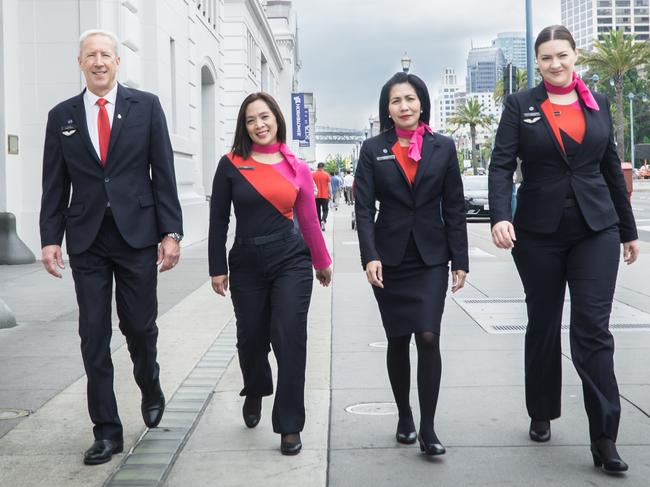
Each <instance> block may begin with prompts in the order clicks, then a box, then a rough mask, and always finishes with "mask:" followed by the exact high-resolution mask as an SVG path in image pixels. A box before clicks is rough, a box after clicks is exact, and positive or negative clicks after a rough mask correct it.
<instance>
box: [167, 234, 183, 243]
mask: <svg viewBox="0 0 650 487" xmlns="http://www.w3.org/2000/svg"><path fill="white" fill-rule="evenodd" d="M163 236H164V237H171V238H173V239H174V240H176V241H177V242H178V243H180V241H181V240H183V234H182V233H176V232H173V233H166V234H165V235H163Z"/></svg>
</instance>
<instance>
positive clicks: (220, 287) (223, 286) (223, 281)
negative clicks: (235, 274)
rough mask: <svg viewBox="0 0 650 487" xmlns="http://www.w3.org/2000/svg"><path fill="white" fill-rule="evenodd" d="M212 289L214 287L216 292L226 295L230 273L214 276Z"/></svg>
mask: <svg viewBox="0 0 650 487" xmlns="http://www.w3.org/2000/svg"><path fill="white" fill-rule="evenodd" d="M211 280H212V289H214V292H215V293H217V294H220V295H221V296H225V295H226V291H227V290H228V274H223V275H221V276H212V277H211Z"/></svg>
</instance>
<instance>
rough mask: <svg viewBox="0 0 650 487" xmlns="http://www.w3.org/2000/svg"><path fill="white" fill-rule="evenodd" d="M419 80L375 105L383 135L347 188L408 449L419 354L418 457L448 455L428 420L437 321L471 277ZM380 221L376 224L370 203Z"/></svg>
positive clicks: (459, 215) (449, 152) (437, 363)
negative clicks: (414, 359) (414, 353)
mask: <svg viewBox="0 0 650 487" xmlns="http://www.w3.org/2000/svg"><path fill="white" fill-rule="evenodd" d="M430 111H431V103H430V101H429V93H428V91H427V87H426V85H425V84H424V82H423V81H422V80H421V79H420V78H418V77H417V76H414V75H412V74H409V75H407V74H404V73H397V74H396V75H394V76H393V77H392V78H391V79H390V80H388V82H387V83H386V84H385V85H384V87H383V88H382V90H381V95H380V98H379V119H380V127H381V131H382V132H381V133H380V134H379V135H377V136H376V137H372V138H370V139H368V140H366V141H365V142H364V143H363V145H362V146H361V151H360V154H359V163H358V166H357V170H356V174H355V182H354V191H355V211H356V220H357V226H358V233H359V246H360V249H361V264H362V265H363V267H364V269H365V271H366V275H367V278H368V282H370V284H372V289H373V291H374V294H375V298H376V299H377V303H378V305H379V311H380V313H381V318H382V322H383V325H384V329H385V332H386V336H387V337H388V351H387V360H386V361H387V366H388V376H389V378H390V383H391V387H392V389H393V394H394V396H395V402H396V403H397V408H398V412H399V421H398V425H397V433H396V439H397V441H398V442H400V443H407V444H408V443H415V441H416V432H415V423H414V422H413V416H412V414H411V407H410V405H409V389H410V362H409V344H410V341H411V334H415V343H416V345H417V350H418V371H417V381H418V395H419V399H420V434H419V441H420V449H421V450H422V451H423V452H425V453H426V454H428V455H441V454H443V453H445V448H444V446H442V444H441V443H440V441H439V440H438V437H437V436H436V433H435V431H434V426H433V419H434V415H435V410H436V404H437V401H438V391H439V389H440V376H441V370H442V364H441V358H440V320H441V318H442V312H443V307H444V302H445V295H446V293H447V286H448V281H449V261H451V269H452V275H453V282H452V291H453V292H456V291H458V290H459V289H460V288H462V287H463V285H464V283H465V274H466V272H468V270H469V258H468V252H467V228H466V223H465V200H464V198H463V185H462V181H461V177H460V170H459V168H458V160H457V158H456V148H455V146H454V143H453V142H452V140H451V139H449V138H447V137H443V136H442V135H440V134H435V133H433V131H431V129H430V128H429V126H428V125H427V123H428V122H429V114H430ZM376 201H379V204H380V207H379V215H378V217H377V221H375V202H376Z"/></svg>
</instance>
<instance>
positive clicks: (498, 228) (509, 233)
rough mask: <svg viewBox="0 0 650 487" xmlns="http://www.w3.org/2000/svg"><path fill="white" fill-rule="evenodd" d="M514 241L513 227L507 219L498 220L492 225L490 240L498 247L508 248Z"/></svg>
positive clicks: (515, 238) (515, 239)
mask: <svg viewBox="0 0 650 487" xmlns="http://www.w3.org/2000/svg"><path fill="white" fill-rule="evenodd" d="M516 241H517V237H516V236H515V227H513V226H512V223H510V222H509V221H508V220H503V221H500V222H499V223H496V224H495V225H494V226H493V227H492V242H494V245H496V246H497V247H499V248H500V249H510V248H512V247H513V245H514V242H516Z"/></svg>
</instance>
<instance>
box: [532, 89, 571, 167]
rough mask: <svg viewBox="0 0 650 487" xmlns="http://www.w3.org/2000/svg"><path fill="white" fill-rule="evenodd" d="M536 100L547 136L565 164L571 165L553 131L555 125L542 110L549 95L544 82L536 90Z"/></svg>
mask: <svg viewBox="0 0 650 487" xmlns="http://www.w3.org/2000/svg"><path fill="white" fill-rule="evenodd" d="M535 98H536V99H537V102H538V104H539V112H540V114H541V117H542V120H543V121H544V126H545V127H546V132H547V135H548V136H549V137H550V138H551V140H552V141H553V144H555V148H556V149H557V150H558V152H559V153H560V155H561V156H562V159H563V160H564V162H566V163H567V164H569V160H568V159H567V156H566V153H565V152H564V149H563V148H562V146H561V145H560V143H559V142H558V140H557V137H555V132H554V130H553V127H552V126H551V124H552V123H553V122H552V121H551V120H549V119H548V117H547V116H546V114H545V113H544V110H543V109H542V103H544V102H545V101H546V100H548V93H546V88H544V82H543V81H542V82H541V83H540V84H539V85H537V87H536V88H535Z"/></svg>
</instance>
